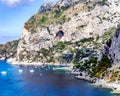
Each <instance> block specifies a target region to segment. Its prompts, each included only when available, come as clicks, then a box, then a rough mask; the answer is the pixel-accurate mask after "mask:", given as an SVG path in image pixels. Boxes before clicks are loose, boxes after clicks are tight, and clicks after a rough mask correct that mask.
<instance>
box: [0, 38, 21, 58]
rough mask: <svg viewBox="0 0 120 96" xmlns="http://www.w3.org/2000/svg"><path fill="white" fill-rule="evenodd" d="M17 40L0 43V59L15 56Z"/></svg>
mask: <svg viewBox="0 0 120 96" xmlns="http://www.w3.org/2000/svg"><path fill="white" fill-rule="evenodd" d="M18 42H19V40H14V41H11V42H8V43H6V44H1V45H0V60H7V59H9V58H11V57H12V58H15V56H16V54H17V46H18Z"/></svg>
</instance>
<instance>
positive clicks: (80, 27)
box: [11, 0, 120, 63]
mask: <svg viewBox="0 0 120 96" xmlns="http://www.w3.org/2000/svg"><path fill="white" fill-rule="evenodd" d="M70 1H71V0H60V1H58V2H57V3H49V4H44V5H42V6H41V9H40V11H39V13H40V14H35V15H34V16H32V18H30V20H31V23H29V24H31V25H29V24H28V25H27V27H29V28H26V26H25V28H23V31H22V36H21V38H20V40H19V44H18V47H17V54H16V57H14V62H20V61H21V62H27V63H31V62H55V63H58V62H59V58H60V57H61V56H63V54H62V52H63V51H66V50H70V49H72V50H74V49H75V48H76V46H74V44H75V42H78V41H80V40H81V39H83V38H89V37H92V38H96V36H97V35H99V36H101V35H102V34H103V33H104V32H106V31H107V30H108V29H109V28H112V27H116V26H117V25H118V24H119V22H120V12H119V10H120V7H119V2H118V1H113V0H111V1H110V0H108V1H107V4H104V5H99V4H96V3H95V2H94V0H92V1H90V2H93V3H95V4H96V5H94V4H93V5H94V6H93V8H91V7H88V6H89V3H88V1H87V3H86V1H84V0H83V2H82V3H79V0H76V2H78V3H74V5H73V2H72V3H71V2H70ZM66 2H67V3H66ZM55 4H58V5H60V4H62V5H61V6H63V5H65V4H68V5H71V7H70V8H67V9H64V10H63V9H61V10H59V8H58V7H56V5H55ZM46 6H47V7H46ZM66 6H67V5H66ZM86 6H87V7H88V8H87V7H86ZM54 7H56V8H55V9H54ZM42 9H45V10H42ZM51 10H52V11H51ZM56 11H57V12H58V11H60V12H61V13H59V12H58V13H56ZM45 14H47V15H45ZM56 14H57V16H56ZM41 16H42V17H41ZM47 16H48V17H47ZM41 18H42V19H41ZM61 18H63V19H65V20H64V22H63V21H62V20H63V19H61ZM49 19H50V20H51V23H50V22H49V21H50V20H49ZM30 20H29V21H30ZM29 21H28V22H29ZM39 21H40V22H39ZM28 22H26V23H28ZM54 22H56V23H54ZM61 22H62V23H61ZM25 25H26V24H25ZM58 33H60V34H58ZM61 33H62V34H61ZM61 42H63V43H64V42H65V43H66V42H73V43H74V44H73V45H69V47H67V48H62V50H59V48H58V47H59V43H60V44H61ZM112 42H113V40H112ZM116 42H117V41H116ZM65 43H64V44H62V45H65ZM111 46H113V45H111ZM63 47H64V46H63ZM111 48H112V47H111ZM111 48H110V49H111ZM112 49H114V48H112ZM116 52H117V51H116ZM116 56H117V55H116ZM111 57H112V58H113V53H111ZM117 57H119V56H117ZM11 59H12V58H11ZM11 61H12V60H11Z"/></svg>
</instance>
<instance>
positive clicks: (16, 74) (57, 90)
mask: <svg viewBox="0 0 120 96" xmlns="http://www.w3.org/2000/svg"><path fill="white" fill-rule="evenodd" d="M52 67H54V66H51V67H47V66H46V67H44V68H42V67H33V66H29V67H23V66H12V65H11V64H8V63H6V62H5V61H0V96H120V95H115V94H111V93H110V91H111V90H110V89H105V88H100V87H95V86H92V85H90V84H89V83H88V82H85V81H82V80H76V79H74V78H73V76H72V75H70V74H69V72H68V71H62V70H51V69H52ZM21 70H22V71H21Z"/></svg>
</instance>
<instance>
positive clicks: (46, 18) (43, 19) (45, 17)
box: [40, 16, 48, 23]
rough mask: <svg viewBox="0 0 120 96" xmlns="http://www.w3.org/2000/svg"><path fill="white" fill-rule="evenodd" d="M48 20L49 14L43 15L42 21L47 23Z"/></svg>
mask: <svg viewBox="0 0 120 96" xmlns="http://www.w3.org/2000/svg"><path fill="white" fill-rule="evenodd" d="M47 20H48V17H47V16H42V18H41V19H40V22H41V23H45V22H46V21H47Z"/></svg>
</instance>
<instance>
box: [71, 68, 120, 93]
mask: <svg viewBox="0 0 120 96" xmlns="http://www.w3.org/2000/svg"><path fill="white" fill-rule="evenodd" d="M71 73H72V74H73V75H74V78H76V79H79V80H85V81H87V82H90V83H92V84H93V85H95V86H99V87H104V88H110V89H112V92H111V93H113V94H120V83H119V82H110V83H108V82H106V81H105V80H104V79H98V78H91V77H90V76H89V75H88V74H87V73H86V72H80V71H79V70H78V69H76V70H75V69H74V70H73V71H72V72H71ZM80 74H83V75H82V76H81V75H80Z"/></svg>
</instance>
